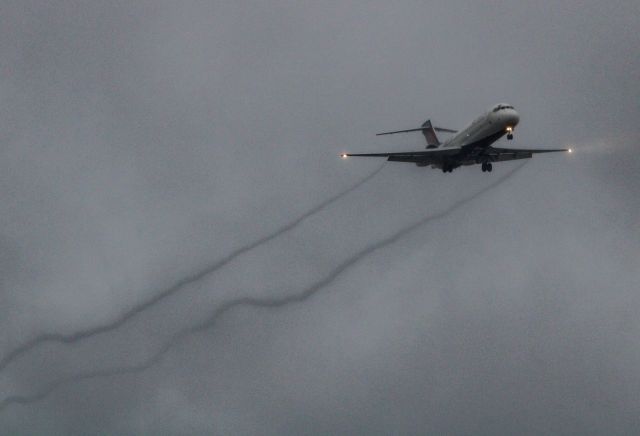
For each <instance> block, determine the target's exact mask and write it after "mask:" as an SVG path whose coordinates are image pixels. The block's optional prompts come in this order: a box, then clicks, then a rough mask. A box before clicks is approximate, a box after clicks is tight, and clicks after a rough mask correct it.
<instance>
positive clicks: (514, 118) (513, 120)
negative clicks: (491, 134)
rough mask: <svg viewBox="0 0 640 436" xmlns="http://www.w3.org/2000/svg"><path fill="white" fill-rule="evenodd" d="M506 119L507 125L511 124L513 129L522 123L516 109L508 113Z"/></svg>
mask: <svg viewBox="0 0 640 436" xmlns="http://www.w3.org/2000/svg"><path fill="white" fill-rule="evenodd" d="M505 118H506V121H507V123H509V124H510V125H511V126H512V127H515V126H516V125H517V124H518V123H519V122H520V115H518V112H516V111H515V110H514V109H511V110H510V111H509V112H508V113H506V114H505Z"/></svg>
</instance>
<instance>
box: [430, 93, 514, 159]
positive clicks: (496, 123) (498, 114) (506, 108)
mask: <svg viewBox="0 0 640 436" xmlns="http://www.w3.org/2000/svg"><path fill="white" fill-rule="evenodd" d="M519 121H520V116H519V115H518V112H516V110H515V109H514V108H513V106H511V105H508V104H506V103H503V104H498V105H496V106H494V107H492V108H491V109H490V110H489V111H487V112H485V113H484V114H482V115H480V116H479V117H478V118H476V119H475V120H473V121H472V122H471V124H469V125H468V126H467V127H465V128H464V129H462V130H461V131H459V132H458V133H456V134H455V135H454V136H452V137H451V138H449V139H447V140H446V141H445V142H444V144H443V145H442V148H447V147H464V146H465V145H469V144H474V143H477V142H481V141H487V142H488V143H487V144H486V145H491V143H493V142H495V141H497V140H498V139H500V137H502V136H503V135H505V134H508V133H510V132H511V131H513V129H514V128H515V126H516V125H517V124H518V122H519Z"/></svg>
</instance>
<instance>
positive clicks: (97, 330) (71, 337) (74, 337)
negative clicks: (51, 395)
mask: <svg viewBox="0 0 640 436" xmlns="http://www.w3.org/2000/svg"><path fill="white" fill-rule="evenodd" d="M383 167H384V164H382V165H381V166H380V167H379V168H377V169H376V170H374V171H373V172H372V173H370V174H369V175H368V176H366V177H364V178H363V179H361V180H359V181H358V182H357V183H355V184H354V185H352V186H351V187H349V188H348V189H346V190H344V191H341V192H339V193H337V194H336V195H334V196H333V197H331V198H329V199H327V200H325V201H323V202H322V203H320V204H318V205H317V206H315V207H313V208H312V209H310V210H308V211H307V212H305V213H304V214H302V215H300V216H299V217H298V218H296V219H295V220H293V221H291V222H290V223H288V224H286V225H284V226H282V227H281V228H279V229H278V230H276V231H275V232H273V233H271V234H269V235H267V236H264V237H262V238H260V239H258V240H256V241H254V242H251V243H249V244H247V245H245V246H242V247H240V248H238V249H236V250H234V251H233V252H231V253H230V254H228V255H226V256H225V257H223V258H222V259H220V260H218V261H217V262H215V263H214V264H212V265H209V266H208V267H206V268H204V269H203V270H201V271H199V272H197V273H195V274H192V275H190V276H187V277H184V278H182V279H181V280H178V281H177V282H175V283H174V284H173V285H171V286H170V287H168V288H166V289H164V290H163V291H161V292H159V293H157V294H155V295H154V296H152V297H151V298H149V299H148V300H146V301H143V302H140V303H138V304H136V305H134V306H132V307H131V308H130V309H128V310H127V311H126V312H124V313H122V314H121V315H119V316H118V317H117V318H116V319H114V320H112V321H109V322H107V323H105V324H102V325H98V326H95V327H91V328H88V329H86V330H80V331H78V332H75V333H70V334H61V333H44V334H41V335H39V336H36V337H34V338H33V339H31V340H29V341H27V342H25V343H24V344H22V345H19V346H17V347H16V348H14V349H13V350H11V351H9V352H8V353H7V354H6V355H5V356H4V357H3V358H2V359H0V371H3V370H4V369H6V368H7V366H9V365H10V364H11V363H12V362H13V361H15V360H16V359H18V358H19V357H21V356H22V355H24V354H26V353H28V352H29V351H31V350H33V349H34V348H36V347H38V346H39V345H40V344H44V343H48V342H58V343H64V344H72V343H75V342H79V341H82V340H84V339H88V338H90V337H92V336H97V335H99V334H102V333H107V332H109V331H112V330H115V329H117V328H118V327H120V326H122V325H123V324H125V323H126V322H127V321H129V320H130V319H132V318H134V317H136V316H137V315H139V314H140V313H142V312H144V311H145V310H147V309H150V308H151V307H152V306H155V305H156V304H158V303H160V302H161V301H162V300H164V299H166V298H167V297H170V296H171V295H173V294H175V293H177V292H179V291H180V290H181V289H182V288H184V287H185V286H188V285H190V284H192V283H196V282H198V281H199V280H201V279H203V278H204V277H206V276H208V275H209V274H212V273H214V272H216V271H218V270H219V269H221V268H223V267H224V266H226V265H227V264H228V263H230V262H231V261H233V260H235V259H236V258H238V257H240V256H241V255H243V254H244V253H247V252H249V251H251V250H253V249H255V248H257V247H259V246H261V245H263V244H266V243H267V242H270V241H272V240H274V239H276V238H278V237H279V236H282V235H283V234H285V233H287V232H289V231H291V230H293V229H294V228H295V227H297V226H298V225H300V224H301V223H302V222H303V221H305V220H306V219H307V218H309V217H311V216H313V215H315V214H317V213H318V212H321V211H322V210H324V209H325V208H327V207H328V206H330V205H331V204H332V203H335V202H336V201H338V200H340V199H341V198H343V197H345V196H346V195H347V194H349V193H351V192H353V191H355V190H356V189H358V188H359V187H360V186H362V185H364V184H365V183H366V182H368V181H369V180H371V179H372V178H373V177H375V176H376V175H377V174H378V173H379V172H380V171H381V170H382V168H383Z"/></svg>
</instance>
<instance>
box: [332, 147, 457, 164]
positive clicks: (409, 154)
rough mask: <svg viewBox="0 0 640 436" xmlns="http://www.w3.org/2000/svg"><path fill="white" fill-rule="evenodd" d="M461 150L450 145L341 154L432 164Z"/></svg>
mask: <svg viewBox="0 0 640 436" xmlns="http://www.w3.org/2000/svg"><path fill="white" fill-rule="evenodd" d="M460 150H461V149H460V147H450V148H438V149H434V150H425V151H406V152H400V153H355V154H354V153H343V154H341V155H340V156H341V157H342V158H347V157H350V156H356V157H357V156H363V157H386V158H387V160H388V161H392V162H420V163H423V164H430V163H435V162H440V161H442V160H443V159H444V158H445V157H447V156H451V155H455V154H457V153H459V152H460Z"/></svg>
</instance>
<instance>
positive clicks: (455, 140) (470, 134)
mask: <svg viewBox="0 0 640 436" xmlns="http://www.w3.org/2000/svg"><path fill="white" fill-rule="evenodd" d="M519 121H520V116H519V115H518V112H516V110H515V109H514V108H513V106H511V105H509V104H505V103H501V104H497V105H495V106H494V107H492V108H491V109H490V110H489V111H487V112H485V113H484V114H482V115H480V116H479V117H478V118H476V119H475V120H474V121H473V122H471V124H469V125H468V126H467V127H465V128H464V129H462V130H460V131H457V130H451V129H444V128H442V127H433V126H432V125H431V121H430V120H427V121H425V122H424V124H422V126H421V127H419V128H417V129H408V130H396V131H394V132H384V133H378V134H377V135H378V136H379V135H391V134H394V133H405V132H417V131H421V132H422V134H423V135H424V137H425V139H426V140H427V147H426V148H427V149H426V150H425V151H408V152H401V153H361V154H352V153H343V154H341V155H340V156H341V157H342V158H345V159H346V158H347V157H349V156H372V157H386V158H387V160H389V161H393V162H413V163H415V164H416V165H417V166H419V167H426V166H429V165H430V166H431V168H440V169H441V170H442V172H443V173H446V172H449V173H450V172H452V171H453V170H454V169H456V168H458V167H460V166H462V165H475V164H480V165H482V171H483V172H485V171H488V172H491V170H492V169H493V166H492V162H502V161H506V160H515V159H528V158H530V157H532V156H533V155H534V154H535V153H550V152H558V151H566V152H569V153H571V149H570V148H562V149H520V148H501V147H493V146H492V144H493V143H494V142H496V141H497V140H498V139H500V138H501V137H503V136H504V135H507V139H508V140H512V139H513V129H514V128H515V127H516V126H517V125H518V122H519ZM436 132H448V133H454V135H453V136H452V137H450V138H449V139H447V140H446V141H445V142H444V143H440V141H438V137H437V136H436Z"/></svg>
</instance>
